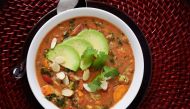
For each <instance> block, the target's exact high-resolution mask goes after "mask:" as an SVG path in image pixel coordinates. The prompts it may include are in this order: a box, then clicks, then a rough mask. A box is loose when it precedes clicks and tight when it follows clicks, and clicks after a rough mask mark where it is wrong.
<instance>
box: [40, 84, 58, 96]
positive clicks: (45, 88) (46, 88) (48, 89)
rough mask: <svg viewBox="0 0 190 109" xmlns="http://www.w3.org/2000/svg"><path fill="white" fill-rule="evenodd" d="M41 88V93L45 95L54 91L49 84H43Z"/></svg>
mask: <svg viewBox="0 0 190 109" xmlns="http://www.w3.org/2000/svg"><path fill="white" fill-rule="evenodd" d="M41 89H42V93H43V94H44V95H45V96H47V95H50V94H53V93H54V92H55V91H54V89H53V87H52V86H51V85H45V86H43V87H42V88H41Z"/></svg>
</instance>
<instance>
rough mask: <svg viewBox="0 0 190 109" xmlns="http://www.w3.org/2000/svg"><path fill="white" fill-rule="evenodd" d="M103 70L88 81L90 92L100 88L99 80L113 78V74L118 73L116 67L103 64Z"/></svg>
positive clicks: (116, 74)
mask: <svg viewBox="0 0 190 109" xmlns="http://www.w3.org/2000/svg"><path fill="white" fill-rule="evenodd" d="M103 70H104V71H103V72H102V73H100V74H99V75H97V76H96V78H94V79H93V80H92V81H91V82H90V83H88V87H89V88H90V89H91V91H92V92H95V91H97V90H99V89H101V84H102V83H101V81H103V80H105V79H106V78H114V77H115V76H118V75H119V72H118V71H117V69H116V68H112V67H108V66H104V68H103Z"/></svg>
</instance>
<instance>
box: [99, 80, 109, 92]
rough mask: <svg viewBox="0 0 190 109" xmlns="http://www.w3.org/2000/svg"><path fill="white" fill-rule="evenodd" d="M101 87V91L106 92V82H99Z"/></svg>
mask: <svg viewBox="0 0 190 109" xmlns="http://www.w3.org/2000/svg"><path fill="white" fill-rule="evenodd" d="M101 83H102V84H101V85H100V87H101V88H102V89H103V90H107V88H108V82H107V81H101Z"/></svg>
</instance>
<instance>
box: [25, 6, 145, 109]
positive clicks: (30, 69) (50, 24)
mask: <svg viewBox="0 0 190 109" xmlns="http://www.w3.org/2000/svg"><path fill="white" fill-rule="evenodd" d="M80 16H92V17H97V18H101V19H104V20H106V21H108V22H110V23H112V24H114V25H115V26H117V27H118V28H119V29H120V30H121V31H122V32H123V33H124V34H125V35H126V36H127V37H128V39H129V43H130V44H131V47H132V50H133V53H134V57H135V71H134V77H133V80H132V83H131V86H130V88H129V90H128V92H127V93H126V94H125V95H124V97H123V98H122V99H121V100H120V101H119V102H118V103H117V104H116V105H115V106H113V107H112V109H125V108H126V107H128V106H129V104H130V103H131V102H132V101H133V100H134V98H135V96H136V95H137V93H138V91H139V89H140V86H141V83H142V79H143V75H144V74H143V73H144V59H143V54H142V50H141V46H140V44H139V42H138V40H137V38H136V36H135V34H134V33H133V31H132V30H131V29H130V27H129V26H128V25H127V24H125V23H124V22H123V21H122V20H121V19H120V18H118V17H117V16H115V15H113V14H111V13H109V12H107V11H104V10H101V9H96V8H76V9H70V10H67V11H64V12H62V13H60V14H59V15H56V16H54V17H53V18H51V19H50V20H49V21H47V22H46V23H45V24H44V25H43V26H42V27H41V28H40V29H39V31H38V32H37V33H36V35H35V37H34V39H33V40H32V43H31V45H30V48H29V52H28V55H27V65H26V67H27V78H28V81H29V84H30V88H31V90H32V92H33V94H34V96H35V97H36V98H37V100H38V101H39V103H40V104H41V105H42V106H43V107H44V108H46V109H58V108H57V107H56V106H55V105H54V104H52V103H51V102H49V101H48V100H47V99H46V98H45V97H44V95H43V94H42V92H41V89H40V86H39V83H38V81H37V77H36V71H35V59H36V54H37V50H38V47H39V45H40V43H41V42H42V41H43V38H44V37H45V36H46V34H47V33H48V32H49V31H50V30H51V29H53V28H54V27H55V26H56V25H57V24H59V23H61V22H63V21H65V20H68V19H71V18H75V17H80Z"/></svg>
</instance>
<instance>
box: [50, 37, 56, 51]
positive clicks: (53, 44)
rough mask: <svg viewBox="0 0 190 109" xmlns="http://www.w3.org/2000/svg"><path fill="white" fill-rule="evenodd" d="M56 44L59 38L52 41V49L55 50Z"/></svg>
mask: <svg viewBox="0 0 190 109" xmlns="http://www.w3.org/2000/svg"><path fill="white" fill-rule="evenodd" d="M56 43H57V38H53V39H52V41H51V49H53V48H55V45H56Z"/></svg>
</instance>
